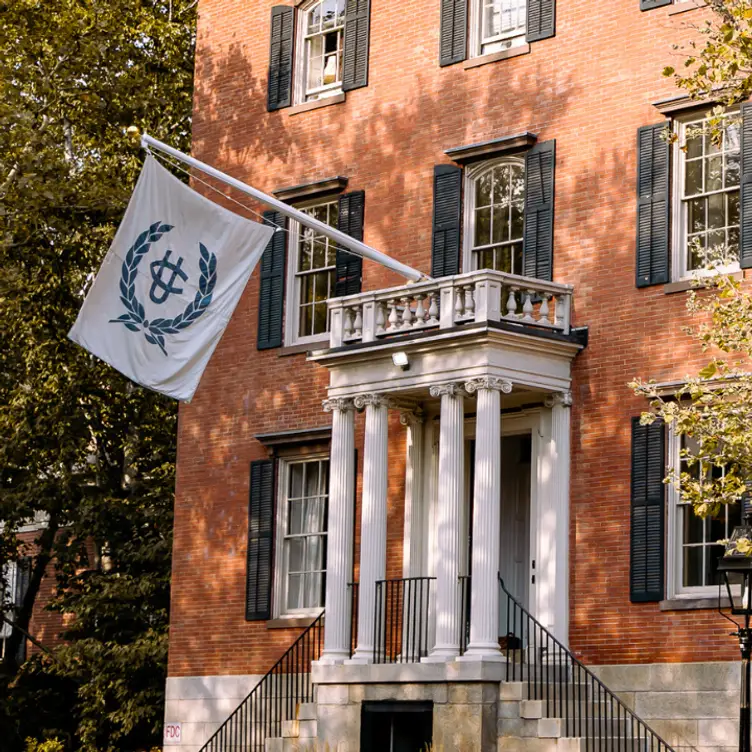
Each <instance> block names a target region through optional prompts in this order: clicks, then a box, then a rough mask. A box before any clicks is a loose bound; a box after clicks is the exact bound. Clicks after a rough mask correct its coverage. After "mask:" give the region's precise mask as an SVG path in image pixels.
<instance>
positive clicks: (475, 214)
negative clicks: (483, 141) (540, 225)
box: [466, 157, 525, 274]
mask: <svg viewBox="0 0 752 752" xmlns="http://www.w3.org/2000/svg"><path fill="white" fill-rule="evenodd" d="M467 178H468V183H467V186H466V203H467V216H466V222H467V226H468V230H467V235H466V238H467V241H466V242H467V243H468V246H469V250H470V256H471V258H470V262H471V265H472V268H474V269H496V270H498V271H503V272H508V273H510V274H522V271H523V267H522V240H523V231H524V218H525V160H524V159H522V158H520V157H502V158H500V159H495V160H492V161H489V162H484V163H482V164H480V165H477V166H476V167H474V168H472V169H469V170H468V173H467Z"/></svg>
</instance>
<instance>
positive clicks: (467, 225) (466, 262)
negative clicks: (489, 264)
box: [462, 155, 525, 272]
mask: <svg viewBox="0 0 752 752" xmlns="http://www.w3.org/2000/svg"><path fill="white" fill-rule="evenodd" d="M502 164H516V165H521V166H522V169H523V170H524V169H525V157H524V155H523V156H508V155H507V156H503V157H496V158H495V159H487V160H485V161H483V162H479V163H478V164H475V165H473V166H472V167H468V168H466V169H465V170H464V175H463V183H464V185H463V186H462V189H463V195H464V197H465V200H464V202H463V204H464V206H463V209H462V210H463V218H462V219H463V221H462V270H463V271H466V272H471V271H476V265H475V259H474V257H473V243H474V240H473V236H474V234H475V183H476V181H477V179H478V178H479V177H480V176H481V175H482V174H483V173H485V172H486V171H488V170H493V169H494V168H495V167H498V166H499V165H502Z"/></svg>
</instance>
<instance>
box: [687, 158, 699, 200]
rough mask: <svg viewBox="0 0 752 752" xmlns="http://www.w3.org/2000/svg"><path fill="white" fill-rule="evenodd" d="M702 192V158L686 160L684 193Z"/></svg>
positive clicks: (688, 194)
mask: <svg viewBox="0 0 752 752" xmlns="http://www.w3.org/2000/svg"><path fill="white" fill-rule="evenodd" d="M697 193H702V160H701V159H698V160H697V161H695V162H687V165H686V170H685V175H684V195H685V196H694V195H695V194H697Z"/></svg>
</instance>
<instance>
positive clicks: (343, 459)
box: [319, 399, 355, 664]
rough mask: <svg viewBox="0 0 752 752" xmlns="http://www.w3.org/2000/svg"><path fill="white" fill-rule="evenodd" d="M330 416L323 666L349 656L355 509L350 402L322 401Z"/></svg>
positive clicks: (352, 424) (352, 428)
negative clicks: (349, 584)
mask: <svg viewBox="0 0 752 752" xmlns="http://www.w3.org/2000/svg"><path fill="white" fill-rule="evenodd" d="M324 410H326V411H327V412H331V413H332V448H331V455H330V458H329V518H328V527H327V554H326V621H325V627H324V652H323V653H322V654H321V658H320V659H319V660H320V662H321V663H323V664H335V663H343V662H344V661H346V660H347V659H348V658H349V656H350V600H351V599H350V589H349V588H348V583H349V582H350V578H351V577H352V546H353V541H352V531H353V514H354V506H355V414H354V406H353V402H352V400H349V399H331V400H325V401H324Z"/></svg>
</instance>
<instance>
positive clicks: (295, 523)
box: [287, 499, 305, 535]
mask: <svg viewBox="0 0 752 752" xmlns="http://www.w3.org/2000/svg"><path fill="white" fill-rule="evenodd" d="M304 506H305V501H302V500H300V499H298V500H295V501H290V502H289V506H288V519H287V532H288V534H290V535H298V534H299V533H302V532H303V508H304Z"/></svg>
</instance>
